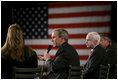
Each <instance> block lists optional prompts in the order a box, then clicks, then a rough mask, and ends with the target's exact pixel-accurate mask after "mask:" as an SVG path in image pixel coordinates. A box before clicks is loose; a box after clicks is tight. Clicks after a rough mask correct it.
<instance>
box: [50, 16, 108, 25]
mask: <svg viewBox="0 0 118 80" xmlns="http://www.w3.org/2000/svg"><path fill="white" fill-rule="evenodd" d="M106 21H110V16H92V17H72V18H50V19H48V24H49V25H50V24H70V23H88V22H89V23H91V22H106Z"/></svg>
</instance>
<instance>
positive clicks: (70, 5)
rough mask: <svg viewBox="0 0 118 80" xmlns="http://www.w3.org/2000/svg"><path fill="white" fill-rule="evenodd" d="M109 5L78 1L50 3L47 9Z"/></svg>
mask: <svg viewBox="0 0 118 80" xmlns="http://www.w3.org/2000/svg"><path fill="white" fill-rule="evenodd" d="M106 4H110V1H83V2H82V1H78V2H65V3H51V4H49V5H48V7H49V8H58V7H72V6H89V5H106Z"/></svg>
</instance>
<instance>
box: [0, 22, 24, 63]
mask: <svg viewBox="0 0 118 80" xmlns="http://www.w3.org/2000/svg"><path fill="white" fill-rule="evenodd" d="M2 53H4V54H7V55H8V54H10V56H11V57H12V58H13V59H15V60H18V61H22V60H24V40H23V32H22V29H21V27H20V25H18V24H12V25H10V26H9V28H8V33H7V38H6V42H5V44H4V46H3V47H2Z"/></svg>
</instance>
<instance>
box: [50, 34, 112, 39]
mask: <svg viewBox="0 0 118 80" xmlns="http://www.w3.org/2000/svg"><path fill="white" fill-rule="evenodd" d="M99 34H100V35H101V34H105V35H107V36H110V33H99ZM86 35H87V34H69V39H75V38H86ZM48 38H49V39H51V38H52V37H51V35H48Z"/></svg>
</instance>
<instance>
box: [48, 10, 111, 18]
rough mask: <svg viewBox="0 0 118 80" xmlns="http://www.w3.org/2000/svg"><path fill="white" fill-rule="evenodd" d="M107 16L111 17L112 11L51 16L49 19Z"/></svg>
mask: <svg viewBox="0 0 118 80" xmlns="http://www.w3.org/2000/svg"><path fill="white" fill-rule="evenodd" d="M107 15H110V11H96V12H79V13H63V14H49V15H48V18H66V17H68V18H69V17H87V16H107Z"/></svg>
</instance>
